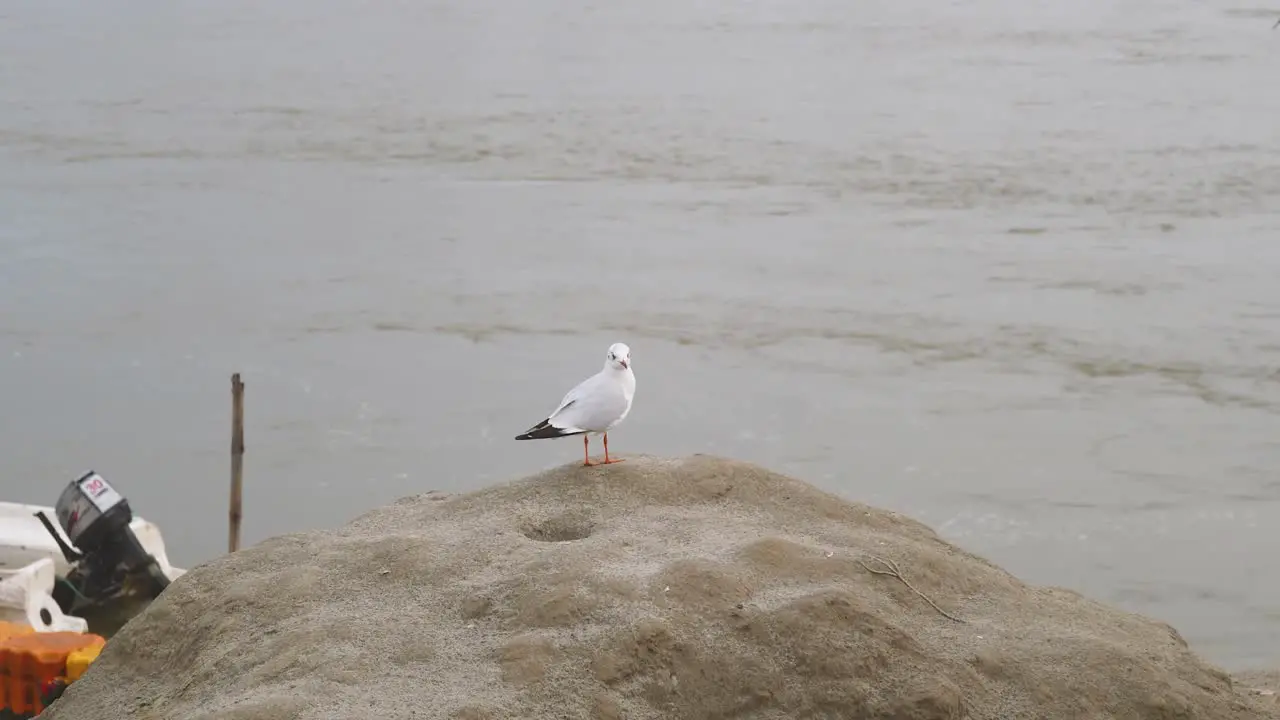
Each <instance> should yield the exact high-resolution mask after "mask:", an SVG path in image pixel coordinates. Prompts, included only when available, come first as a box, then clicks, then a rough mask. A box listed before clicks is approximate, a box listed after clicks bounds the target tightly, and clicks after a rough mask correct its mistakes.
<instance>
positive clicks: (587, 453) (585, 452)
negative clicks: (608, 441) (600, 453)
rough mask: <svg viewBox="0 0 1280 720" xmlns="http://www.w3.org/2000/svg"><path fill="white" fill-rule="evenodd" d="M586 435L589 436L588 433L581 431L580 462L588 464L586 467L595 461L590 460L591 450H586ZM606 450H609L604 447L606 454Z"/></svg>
mask: <svg viewBox="0 0 1280 720" xmlns="http://www.w3.org/2000/svg"><path fill="white" fill-rule="evenodd" d="M588 437H590V436H589V435H587V434H586V433H583V434H582V464H583V465H586V466H588V467H590V466H592V465H595V463H593V462H591V452H590V451H589V450H587V438H588ZM608 452H609V451H608V449H607V448H606V449H605V453H606V456H607V454H608Z"/></svg>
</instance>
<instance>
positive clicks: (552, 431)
mask: <svg viewBox="0 0 1280 720" xmlns="http://www.w3.org/2000/svg"><path fill="white" fill-rule="evenodd" d="M583 432H585V431H584V430H578V431H576V432H569V431H567V430H561V429H560V428H558V427H555V426H553V425H552V424H551V421H550V420H543V421H542V422H540V423H538V424H537V425H534V426H533V427H531V428H529V429H528V430H525V431H524V432H522V433H520V434H519V435H517V436H516V440H550V439H552V438H558V437H568V436H570V435H581V434H582V433H583Z"/></svg>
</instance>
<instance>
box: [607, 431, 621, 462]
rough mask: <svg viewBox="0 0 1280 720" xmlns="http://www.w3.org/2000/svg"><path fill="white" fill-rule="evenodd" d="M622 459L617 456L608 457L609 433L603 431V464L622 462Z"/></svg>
mask: <svg viewBox="0 0 1280 720" xmlns="http://www.w3.org/2000/svg"><path fill="white" fill-rule="evenodd" d="M622 460H623V458H617V459H616V460H610V459H609V433H605V434H604V464H605V465H608V464H610V463H619V462H622Z"/></svg>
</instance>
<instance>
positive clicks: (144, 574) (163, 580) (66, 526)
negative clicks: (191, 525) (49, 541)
mask: <svg viewBox="0 0 1280 720" xmlns="http://www.w3.org/2000/svg"><path fill="white" fill-rule="evenodd" d="M54 512H55V514H56V515H57V516H58V524H59V525H61V526H62V530H63V531H64V532H65V533H66V534H67V538H68V539H70V540H71V542H72V544H73V545H75V546H76V548H79V550H78V551H77V550H76V549H73V548H71V547H69V546H68V545H67V544H66V543H65V542H63V540H62V537H61V536H60V535H59V534H58V532H57V531H56V530H55V529H54V528H53V526H52V523H50V522H49V519H48V518H47V517H45V515H44V513H43V512H39V513H36V515H37V517H39V518H40V520H41V522H43V523H44V525H45V528H46V529H48V531H49V532H50V534H52V535H53V537H54V540H56V541H57V543H58V546H59V547H60V548H61V549H62V553H63V555H64V556H66V558H67V562H69V563H71V571H70V572H69V573H68V574H67V582H68V583H69V584H70V586H71V589H72V592H71V593H70V595H69V596H67V595H64V594H63V593H57V594H55V598H57V599H58V604H59V605H60V606H62V609H63V611H64V612H68V613H73V612H75V611H77V610H79V609H81V608H82V607H83V606H85V605H96V604H100V603H105V602H108V601H110V600H113V599H115V598H117V597H118V596H120V595H122V594H126V593H129V592H135V593H136V592H137V591H138V590H141V591H142V592H143V594H146V595H149V596H150V597H151V598H155V597H157V596H159V595H160V593H161V592H163V591H164V589H165V588H166V587H167V586H168V585H169V578H168V576H166V575H165V574H164V572H163V570H161V569H160V566H159V564H158V563H157V562H156V559H155V558H154V557H152V555H151V554H150V553H148V552H147V551H146V549H145V548H143V547H142V544H141V543H140V542H138V536H137V535H134V533H133V528H131V527H130V523H132V522H133V510H132V509H131V508H130V507H129V501H128V500H126V499H125V498H124V496H123V495H121V494H120V493H119V492H117V491H116V489H115V488H113V487H112V486H111V484H110V483H108V482H107V481H106V479H104V478H103V477H102V476H101V475H99V474H98V473H97V472H94V471H92V470H91V471H89V472H87V473H85V474H84V475H83V476H82V477H80V478H79V479H77V480H74V481H72V482H71V483H70V484H69V485H68V486H67V487H66V489H64V490H63V491H62V495H60V496H59V497H58V502H57V504H56V505H55V506H54ZM60 595H61V596H62V597H59V596H60Z"/></svg>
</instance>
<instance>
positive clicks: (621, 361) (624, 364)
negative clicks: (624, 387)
mask: <svg viewBox="0 0 1280 720" xmlns="http://www.w3.org/2000/svg"><path fill="white" fill-rule="evenodd" d="M618 362H620V363H622V369H623V370H626V369H627V368H628V367H630V366H631V363H629V362H627V361H626V360H619V361H618Z"/></svg>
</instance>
